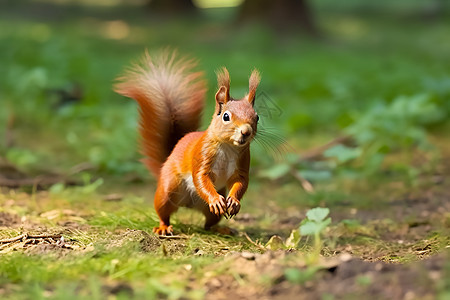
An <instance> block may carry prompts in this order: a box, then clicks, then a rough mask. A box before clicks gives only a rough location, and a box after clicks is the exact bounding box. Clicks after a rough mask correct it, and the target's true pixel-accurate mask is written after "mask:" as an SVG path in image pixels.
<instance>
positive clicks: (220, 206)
mask: <svg viewBox="0 0 450 300" xmlns="http://www.w3.org/2000/svg"><path fill="white" fill-rule="evenodd" d="M209 211H210V212H212V213H213V214H215V215H216V216H221V215H224V214H225V213H226V212H227V203H226V201H225V197H224V196H222V195H219V196H218V197H216V198H215V199H214V200H213V201H211V202H210V203H209Z"/></svg>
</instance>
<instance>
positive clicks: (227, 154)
mask: <svg viewBox="0 0 450 300" xmlns="http://www.w3.org/2000/svg"><path fill="white" fill-rule="evenodd" d="M237 159H238V152H237V151H236V149H234V148H233V147H231V146H228V145H222V146H220V147H219V149H218V151H217V154H216V157H215V159H214V163H213V165H212V172H213V173H214V175H215V178H216V181H215V182H214V185H215V187H216V189H221V188H223V187H225V186H226V184H227V181H228V179H229V178H230V177H231V176H232V175H233V173H234V172H235V171H236V163H237Z"/></svg>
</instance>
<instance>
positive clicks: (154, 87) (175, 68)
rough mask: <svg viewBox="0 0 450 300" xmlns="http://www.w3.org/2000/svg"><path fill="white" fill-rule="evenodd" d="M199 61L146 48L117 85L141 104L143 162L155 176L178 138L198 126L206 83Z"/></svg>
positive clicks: (140, 130)
mask: <svg viewBox="0 0 450 300" xmlns="http://www.w3.org/2000/svg"><path fill="white" fill-rule="evenodd" d="M196 65H197V63H196V62H195V61H194V60H192V59H186V58H183V57H181V58H180V57H178V56H177V53H176V52H175V51H165V52H163V53H161V54H159V55H157V56H152V57H151V56H150V55H149V54H148V53H147V52H146V53H145V56H144V57H143V59H142V61H141V62H140V63H138V64H136V65H134V66H133V67H132V68H131V69H129V70H128V71H127V72H126V73H125V75H124V76H122V77H119V78H118V81H119V83H118V84H116V85H115V91H116V92H117V93H119V94H122V95H124V96H126V97H130V98H133V99H134V100H136V101H137V102H138V104H139V114H140V128H139V132H140V135H141V152H142V154H143V155H144V156H145V158H144V159H143V162H144V164H145V165H146V166H147V168H148V169H149V170H150V171H151V172H152V173H153V174H154V175H155V176H158V175H159V172H160V168H161V165H162V164H163V163H164V161H165V160H166V159H167V157H168V156H169V154H170V152H171V151H172V149H173V148H174V147H175V145H176V143H177V142H178V140H179V139H181V138H182V137H183V136H184V135H185V134H187V133H189V132H192V131H196V130H197V129H198V127H199V124H200V119H201V114H202V111H203V106H204V98H205V93H206V84H205V81H204V80H203V72H196V71H194V70H193V69H194V68H195V67H196Z"/></svg>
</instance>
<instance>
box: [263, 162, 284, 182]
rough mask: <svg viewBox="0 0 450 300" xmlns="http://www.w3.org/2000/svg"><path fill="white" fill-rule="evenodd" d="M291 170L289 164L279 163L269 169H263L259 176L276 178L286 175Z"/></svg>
mask: <svg viewBox="0 0 450 300" xmlns="http://www.w3.org/2000/svg"><path fill="white" fill-rule="evenodd" d="M290 170H291V166H290V165H288V164H278V165H275V166H273V167H271V168H269V169H265V170H262V171H261V172H260V173H259V176H260V177H262V178H268V179H270V180H276V179H279V178H281V177H283V176H285V175H286V174H287V173H289V171H290Z"/></svg>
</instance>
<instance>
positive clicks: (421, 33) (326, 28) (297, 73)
mask: <svg viewBox="0 0 450 300" xmlns="http://www.w3.org/2000/svg"><path fill="white" fill-rule="evenodd" d="M352 3H353V2H352ZM383 3H384V2H383ZM383 5H385V6H383ZM383 5H382V4H378V6H377V8H378V9H381V8H383V7H385V9H387V10H391V9H392V7H391V6H390V5H391V4H388V3H387V2H386V3H384V4H383ZM414 5H415V6H414ZM33 7H34V8H36V7H38V4H33V5H31V4H30V7H28V8H22V9H23V10H22V11H20V12H18V11H16V10H14V7H13V8H11V9H12V12H11V13H8V11H7V10H4V11H3V12H2V13H1V16H2V18H1V20H0V25H1V26H0V28H1V29H0V41H1V43H2V44H3V45H8V47H1V48H0V64H1V65H2V69H3V70H4V72H2V74H1V75H0V76H1V78H0V101H1V107H2V109H1V110H0V124H2V126H0V135H1V136H2V137H3V136H6V135H7V134H12V142H11V145H8V143H7V141H5V140H6V139H5V140H0V155H2V156H5V157H6V158H8V159H9V160H10V161H12V162H13V163H14V164H16V165H18V166H19V167H22V168H25V169H27V168H28V169H33V168H39V167H47V168H48V167H50V168H54V169H56V170H58V171H61V172H66V171H67V170H68V169H70V168H71V167H73V166H74V165H77V164H80V163H84V162H88V163H89V164H91V165H92V166H93V167H94V170H95V171H96V172H100V173H102V172H107V173H110V174H125V173H129V172H136V171H137V172H139V173H140V174H145V170H144V168H143V167H142V166H141V165H140V164H139V162H138V159H139V157H140V155H139V154H138V152H137V151H136V149H137V134H136V130H135V128H136V126H137V122H136V119H137V112H136V107H135V104H134V103H133V102H132V101H129V100H126V99H123V98H121V97H120V96H118V95H116V94H114V93H113V92H112V84H113V82H114V78H115V77H117V76H118V75H119V74H120V73H121V72H122V70H123V69H124V67H125V66H128V65H129V63H130V61H133V60H135V59H137V58H138V57H139V56H140V55H141V54H142V53H143V50H144V49H145V48H149V49H150V50H153V49H158V48H160V47H161V46H165V45H170V46H173V47H177V48H179V49H180V52H182V53H188V54H190V55H192V56H195V57H198V58H199V60H200V64H201V67H202V68H203V69H205V70H206V75H207V78H208V80H209V82H210V87H211V88H210V90H209V92H208V101H209V103H208V109H207V112H206V113H205V118H204V123H203V124H204V126H203V128H205V127H206V125H207V124H208V123H209V118H210V113H211V112H212V108H213V105H212V104H211V103H210V102H212V99H213V94H214V86H215V84H214V82H215V78H214V73H213V71H214V70H215V69H217V68H218V67H220V66H222V65H226V66H227V67H228V68H229V69H230V73H231V76H232V79H233V86H232V91H231V92H232V94H233V95H236V96H241V95H242V94H244V93H245V90H246V86H247V82H246V81H247V76H248V74H249V72H250V70H251V69H252V68H253V67H254V66H257V67H258V68H259V69H260V70H261V71H262V76H263V81H262V84H261V87H260V90H261V91H262V92H264V95H265V98H264V97H263V98H262V99H258V100H259V101H261V102H260V103H258V105H259V107H260V108H261V111H260V115H261V116H262V120H261V122H262V131H266V132H268V133H270V134H269V135H266V136H263V137H262V139H263V140H264V139H265V143H266V144H268V145H269V148H276V145H277V144H279V141H280V139H281V138H285V139H286V140H287V141H288V143H289V145H290V146H289V150H288V152H294V153H299V152H300V153H301V151H302V150H304V149H305V148H308V147H312V146H315V145H320V144H321V143H323V142H324V141H326V140H327V139H330V138H332V137H335V136H338V135H343V134H346V135H351V136H352V137H353V138H354V140H355V142H356V144H355V145H351V146H347V145H346V146H344V145H338V146H335V147H333V148H331V149H328V150H327V151H326V152H325V156H326V157H328V158H332V159H331V160H327V161H313V162H310V161H308V162H304V161H301V160H298V159H297V158H296V156H290V155H288V156H287V157H284V158H283V160H282V161H281V162H277V164H274V161H273V159H271V158H270V157H268V153H267V149H266V148H264V147H261V146H258V144H255V147H253V148H254V155H253V158H252V159H253V161H252V164H253V166H255V167H256V168H258V169H260V170H261V172H260V174H261V176H262V177H267V178H270V179H272V180H274V179H277V178H281V177H283V176H284V175H286V174H288V173H289V172H291V171H292V169H293V168H294V171H298V172H300V174H301V175H302V176H303V177H305V178H307V179H309V180H314V181H317V180H319V181H320V180H327V179H329V178H331V177H332V176H335V175H337V174H345V175H348V176H359V175H355V174H357V173H358V172H359V173H361V172H362V173H363V174H374V173H376V172H377V171H379V170H380V167H381V166H383V164H382V163H383V161H384V157H385V155H386V154H388V153H398V152H400V153H404V152H406V153H408V152H410V151H411V149H414V148H415V147H416V146H419V147H420V148H421V149H425V148H427V147H428V148H429V143H428V141H427V132H428V131H429V129H430V128H436V126H438V125H442V124H443V123H445V122H446V120H447V119H448V113H449V111H450V104H449V103H450V102H449V101H448V100H449V97H450V75H449V73H448V65H449V63H450V62H449V57H448V55H447V54H448V53H449V51H450V44H449V43H448V39H447V36H448V34H450V32H449V28H450V26H448V25H449V23H448V20H446V19H441V18H436V19H433V20H432V21H429V20H426V21H425V20H423V19H420V18H416V19H414V18H411V19H403V18H401V19H398V18H396V17H395V16H394V17H390V16H380V15H379V14H376V13H374V14H373V15H370V13H369V11H370V9H366V10H365V13H364V14H363V15H357V14H354V13H348V12H353V10H352V9H355V10H356V11H358V10H361V8H362V7H363V6H361V4H360V3H359V2H358V3H357V2H354V3H353V4H348V3H347V4H345V5H343V4H342V5H341V4H340V5H339V6H338V5H336V4H333V3H332V2H330V1H318V2H317V3H315V4H314V7H315V8H316V10H315V11H314V13H315V15H316V17H317V21H318V23H319V27H320V30H321V32H322V33H323V38H321V39H308V38H305V37H302V36H295V35H293V36H288V35H282V34H281V35H280V34H278V33H274V32H273V31H271V30H270V28H267V27H265V26H264V25H262V24H256V23H255V24H253V25H252V24H250V25H247V26H245V27H242V28H237V27H236V25H234V23H233V22H232V20H233V19H234V18H235V16H236V15H237V9H233V8H228V9H210V10H204V11H202V14H201V16H198V17H196V18H195V19H190V18H189V17H186V18H183V17H180V18H177V19H162V18H158V17H155V16H154V15H152V14H151V13H148V12H145V11H142V10H136V8H134V7H128V6H124V7H117V6H111V7H109V8H103V9H101V10H100V9H98V8H97V9H92V10H91V11H89V10H84V9H82V8H81V7H78V8H77V9H76V10H74V12H71V11H70V9H69V8H71V7H72V8H73V5H72V6H71V5H67V8H66V7H65V6H64V5H60V6H58V5H53V6H52V5H50V6H49V5H47V6H45V7H47V9H48V12H46V13H45V12H43V11H42V9H41V10H37V11H38V12H37V13H36V12H35V13H33V12H32V9H33ZM365 7H366V8H367V7H372V6H370V5H368V4H367V5H366V6H365ZM401 7H402V6H401V5H400V4H398V8H399V9H400V8H401ZM405 7H406V6H405ZM408 7H415V9H416V10H417V11H422V10H423V9H426V7H422V6H421V4H420V3H419V2H414V4H413V5H412V6H408ZM374 11H376V9H374ZM52 12H54V13H55V14H52ZM56 13H60V14H63V15H65V16H66V17H67V18H61V17H60V16H59V17H58V14H56ZM436 45H439V46H436ZM77 86H78V87H79V89H80V95H78V96H79V97H78V98H77V97H74V98H73V99H72V100H71V101H70V102H69V101H66V100H65V99H66V98H64V96H62V95H64V94H70V93H71V91H72V90H73V89H74V87H77ZM267 103H269V109H270V108H275V109H277V113H276V114H270V113H269V114H267V109H268V106H267ZM270 105H272V106H270ZM263 110H265V111H263ZM278 110H279V113H278ZM264 112H266V114H264ZM428 148H427V149H428ZM277 151H280V149H277V150H274V152H275V154H277ZM281 151H283V150H281ZM275 154H274V156H276V155H275ZM409 163H411V161H406V162H405V164H409ZM355 172H356V173H355ZM359 173H358V174H359ZM143 176H145V175H143Z"/></svg>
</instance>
